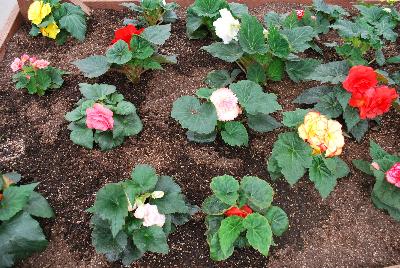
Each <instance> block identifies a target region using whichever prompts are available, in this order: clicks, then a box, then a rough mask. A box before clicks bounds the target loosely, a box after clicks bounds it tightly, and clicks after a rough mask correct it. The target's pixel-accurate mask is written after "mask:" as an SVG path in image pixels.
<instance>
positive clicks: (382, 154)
mask: <svg viewBox="0 0 400 268" xmlns="http://www.w3.org/2000/svg"><path fill="white" fill-rule="evenodd" d="M369 153H370V155H371V158H372V159H373V160H374V161H379V160H382V159H383V158H386V157H388V156H390V154H389V153H387V152H386V151H385V150H383V148H382V147H381V146H379V145H378V144H377V143H376V142H374V141H373V140H370V145H369Z"/></svg>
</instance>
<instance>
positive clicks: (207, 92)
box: [196, 81, 216, 100]
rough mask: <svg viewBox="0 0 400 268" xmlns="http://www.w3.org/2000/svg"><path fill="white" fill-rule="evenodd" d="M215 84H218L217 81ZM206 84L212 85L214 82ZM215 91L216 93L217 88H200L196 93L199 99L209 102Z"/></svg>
mask: <svg viewBox="0 0 400 268" xmlns="http://www.w3.org/2000/svg"><path fill="white" fill-rule="evenodd" d="M215 82H216V81H215ZM206 83H207V84H211V83H214V82H211V81H206ZM214 91H215V88H205V87H202V88H199V89H198V90H197V91H196V96H197V97H198V98H201V99H206V100H209V99H210V97H211V94H212V93H213V92H214Z"/></svg>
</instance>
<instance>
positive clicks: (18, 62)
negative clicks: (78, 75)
mask: <svg viewBox="0 0 400 268" xmlns="http://www.w3.org/2000/svg"><path fill="white" fill-rule="evenodd" d="M11 69H12V70H13V72H15V73H16V74H14V75H13V82H15V83H16V84H15V86H16V88H17V89H23V88H26V89H27V90H28V93H29V94H38V95H40V96H43V95H44V94H45V93H46V91H47V90H50V89H56V88H60V87H61V86H62V84H63V83H64V80H63V78H62V76H63V75H64V74H66V72H64V71H63V70H60V69H58V68H55V67H52V66H50V62H48V61H47V60H42V59H37V58H36V57H30V56H29V55H27V54H24V55H22V56H21V58H15V59H14V61H13V62H12V63H11Z"/></svg>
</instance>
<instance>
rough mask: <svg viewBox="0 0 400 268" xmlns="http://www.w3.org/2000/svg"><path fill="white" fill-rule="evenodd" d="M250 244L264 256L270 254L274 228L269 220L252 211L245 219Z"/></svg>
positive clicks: (244, 223)
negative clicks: (272, 228)
mask: <svg viewBox="0 0 400 268" xmlns="http://www.w3.org/2000/svg"><path fill="white" fill-rule="evenodd" d="M243 226H244V228H245V229H246V230H247V232H246V238H247V240H248V241H249V243H250V245H251V246H252V247H253V248H255V249H256V250H258V251H259V252H260V253H261V254H263V255H264V256H268V252H269V248H270V246H271V245H272V230H271V226H270V225H269V223H268V220H267V219H266V218H265V217H263V216H262V215H260V214H258V213H252V214H250V215H248V216H247V217H246V218H245V219H244V220H243Z"/></svg>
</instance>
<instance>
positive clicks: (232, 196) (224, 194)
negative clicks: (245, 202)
mask: <svg viewBox="0 0 400 268" xmlns="http://www.w3.org/2000/svg"><path fill="white" fill-rule="evenodd" d="M210 186H211V190H212V191H213V193H214V194H215V196H216V197H218V198H219V199H220V200H221V201H222V202H224V203H226V204H228V205H231V206H233V205H235V204H236V200H237V199H238V197H239V193H238V190H239V182H238V181H237V180H236V179H235V178H234V177H232V176H229V175H224V176H218V177H215V178H213V179H212V181H211V184H210Z"/></svg>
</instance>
